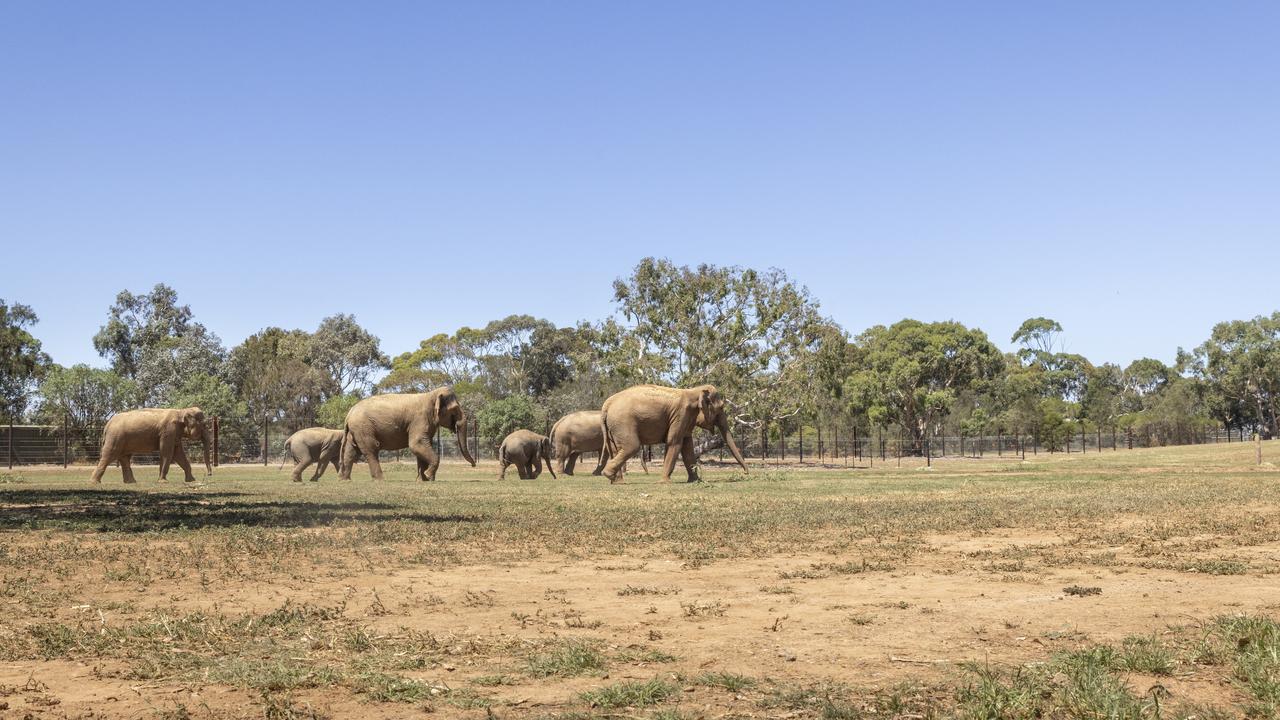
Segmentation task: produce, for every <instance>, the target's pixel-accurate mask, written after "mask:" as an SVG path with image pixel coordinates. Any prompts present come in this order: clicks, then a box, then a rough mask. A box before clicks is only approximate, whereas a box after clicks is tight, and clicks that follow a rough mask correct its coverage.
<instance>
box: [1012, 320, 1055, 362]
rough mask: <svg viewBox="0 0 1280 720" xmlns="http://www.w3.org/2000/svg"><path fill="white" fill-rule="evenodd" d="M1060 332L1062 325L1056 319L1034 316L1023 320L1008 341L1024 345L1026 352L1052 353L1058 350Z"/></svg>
mask: <svg viewBox="0 0 1280 720" xmlns="http://www.w3.org/2000/svg"><path fill="white" fill-rule="evenodd" d="M1061 332H1062V325H1061V324H1060V323H1058V321H1057V320H1051V319H1049V318H1046V317H1034V318H1030V319H1028V320H1025V321H1023V323H1022V325H1020V326H1018V329H1017V330H1015V331H1014V333H1013V337H1011V338H1009V342H1014V343H1017V344H1019V345H1022V346H1024V347H1025V350H1024V352H1027V353H1032V354H1036V353H1038V354H1043V355H1052V354H1054V353H1056V352H1058V347H1059V342H1058V334H1059V333H1061Z"/></svg>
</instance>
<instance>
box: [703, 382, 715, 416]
mask: <svg viewBox="0 0 1280 720" xmlns="http://www.w3.org/2000/svg"><path fill="white" fill-rule="evenodd" d="M715 394H716V391H715V389H714V388H712V387H711V386H706V387H703V388H702V397H701V408H700V409H701V410H702V417H703V419H704V420H706V421H707V422H711V420H712V417H713V409H712V402H713V401H714V400H715Z"/></svg>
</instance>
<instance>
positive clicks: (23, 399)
mask: <svg viewBox="0 0 1280 720" xmlns="http://www.w3.org/2000/svg"><path fill="white" fill-rule="evenodd" d="M39 321H40V318H38V317H36V313H35V311H34V310H32V309H31V308H30V307H28V306H26V305H22V304H20V303H14V304H12V305H8V304H5V301H4V300H2V299H0V413H3V414H4V415H6V416H8V417H10V418H16V417H17V416H19V415H21V414H22V412H23V411H24V410H25V409H26V407H27V401H28V399H27V395H28V393H30V392H31V389H32V388H33V387H34V385H35V383H36V381H37V380H39V379H40V376H41V375H42V374H43V372H44V369H45V367H46V366H48V364H49V356H48V355H46V354H45V353H44V351H43V350H41V348H40V341H39V340H37V339H36V338H35V336H33V335H32V334H31V333H30V332H28V331H27V328H28V327H30V326H32V325H35V324H36V323H37V322H39Z"/></svg>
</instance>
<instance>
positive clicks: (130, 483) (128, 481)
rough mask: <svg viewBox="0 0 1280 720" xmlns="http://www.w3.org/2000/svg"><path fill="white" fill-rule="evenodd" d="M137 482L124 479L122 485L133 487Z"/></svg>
mask: <svg viewBox="0 0 1280 720" xmlns="http://www.w3.org/2000/svg"><path fill="white" fill-rule="evenodd" d="M99 482H101V481H99ZM137 482H138V481H137V480H130V479H129V478H125V479H124V484H125V485H135V484H137Z"/></svg>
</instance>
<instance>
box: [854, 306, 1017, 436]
mask: <svg viewBox="0 0 1280 720" xmlns="http://www.w3.org/2000/svg"><path fill="white" fill-rule="evenodd" d="M854 342H855V344H856V345H858V346H859V348H858V351H859V359H858V367H857V369H856V370H855V371H854V372H853V373H852V374H851V375H850V376H849V378H848V379H847V380H846V381H845V385H844V393H845V395H846V397H848V398H849V405H850V407H851V409H852V410H853V411H854V412H857V413H867V414H868V415H869V416H870V417H872V418H874V419H875V421H876V422H879V423H885V422H895V423H898V424H899V425H901V426H902V428H903V430H904V431H906V433H907V434H908V437H909V438H910V439H911V442H912V446H913V447H915V448H916V449H917V450H922V449H923V441H924V437H925V434H926V432H927V431H928V429H929V428H930V426H931V425H933V424H934V423H935V422H937V421H939V420H940V419H941V418H943V417H945V416H946V415H947V413H948V412H950V411H951V407H952V403H953V402H954V400H955V398H956V394H957V392H959V391H960V390H961V389H963V388H966V387H971V386H974V385H976V384H980V383H985V382H988V381H991V380H993V379H995V378H996V377H997V375H998V374H999V372H1000V370H1001V369H1002V368H1003V366H1004V359H1003V357H1002V356H1001V354H1000V351H999V350H998V349H997V348H996V347H995V345H993V344H991V341H990V340H988V339H987V336H986V333H984V332H982V331H981V330H976V329H975V330H971V329H969V328H966V327H965V326H963V325H961V324H960V323H957V322H937V323H923V322H920V321H919V320H901V321H899V322H897V323H895V324H894V325H891V326H889V327H884V326H883V325H877V326H876V327H873V328H871V329H870V330H867V331H866V332H864V333H863V334H862V335H859V336H858V338H857V339H855V341H854Z"/></svg>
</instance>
